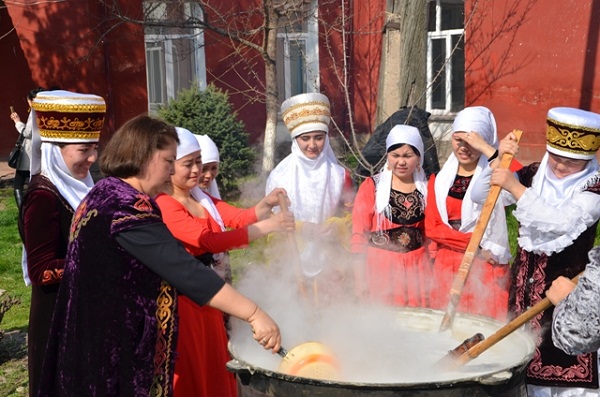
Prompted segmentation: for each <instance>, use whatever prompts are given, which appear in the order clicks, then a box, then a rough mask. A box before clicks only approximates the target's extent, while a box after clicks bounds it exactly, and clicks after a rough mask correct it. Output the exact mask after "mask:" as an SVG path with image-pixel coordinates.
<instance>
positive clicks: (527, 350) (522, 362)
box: [227, 309, 534, 397]
mask: <svg viewBox="0 0 600 397" xmlns="http://www.w3.org/2000/svg"><path fill="white" fill-rule="evenodd" d="M399 315H400V317H402V318H403V319H404V320H406V321H403V323H404V324H405V325H406V324H409V326H414V327H416V329H419V330H421V329H423V330H425V328H424V327H430V326H432V324H435V326H436V327H439V324H440V323H441V318H442V315H443V313H440V312H437V311H432V310H427V309H400V311H399ZM422 317H426V321H424V322H421V321H420V319H421V318H422ZM438 318H439V321H437V320H438ZM432 319H433V320H434V321H431V320H432ZM423 324H426V325H423ZM501 326H502V324H500V323H498V322H496V321H493V320H490V319H487V318H482V317H478V316H468V315H458V316H457V317H456V319H455V321H454V326H453V327H454V328H456V327H458V328H464V332H465V335H468V334H472V333H474V332H482V333H483V334H484V335H485V336H489V335H491V334H492V333H494V332H495V331H496V330H497V329H499V328H500V327H501ZM473 331H474V332H473ZM492 349H495V350H496V351H504V350H505V349H507V350H511V352H513V353H514V352H515V351H517V352H518V354H517V357H520V358H518V359H517V360H516V361H515V362H511V363H509V364H507V365H506V366H505V367H502V368H497V367H496V368H493V370H492V371H491V372H486V371H483V372H482V373H479V374H477V375H473V376H469V375H468V372H466V374H465V375H463V376H458V377H457V378H456V379H446V380H442V381H431V382H402V383H354V382H339V381H329V380H319V379H309V378H303V377H296V376H290V375H286V374H283V373H280V372H277V371H273V370H269V369H265V368H260V367H257V366H255V365H253V364H251V363H250V362H248V361H247V360H244V359H243V358H241V357H239V356H238V355H236V352H235V346H233V345H230V352H231V354H232V357H233V359H232V360H231V361H230V362H229V363H228V364H227V366H228V368H229V370H230V371H232V372H234V373H235V374H236V376H237V378H238V381H239V383H240V384H241V385H242V387H241V394H242V396H245V397H259V396H277V397H301V396H306V397H308V396H310V397H321V396H322V397H362V396H377V397H387V396H406V397H408V396H411V397H430V396H431V397H434V396H436V397H465V396H469V397H484V396H485V397H488V396H495V397H520V396H523V397H525V396H527V391H526V386H525V370H526V367H527V364H528V362H529V360H530V359H531V356H532V354H533V350H534V342H533V339H532V338H531V337H530V336H529V335H527V334H526V333H525V332H524V331H522V330H517V331H515V332H513V333H512V334H511V335H509V336H508V337H507V338H505V339H504V340H502V341H500V342H499V343H498V344H496V345H495V346H493V347H492ZM490 351H491V349H490ZM486 353H487V352H484V353H483V354H482V355H481V356H480V357H479V358H477V359H476V360H473V361H472V362H471V363H477V360H480V359H481V358H483V357H484V356H485V354H486ZM440 354H441V356H443V354H442V353H440ZM484 367H485V366H484ZM490 368H491V367H490Z"/></svg>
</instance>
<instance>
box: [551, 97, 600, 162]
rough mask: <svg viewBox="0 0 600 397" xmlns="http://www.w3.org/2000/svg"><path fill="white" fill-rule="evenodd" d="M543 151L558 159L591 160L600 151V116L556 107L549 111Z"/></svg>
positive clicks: (574, 109)
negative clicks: (560, 157) (561, 157)
mask: <svg viewBox="0 0 600 397" xmlns="http://www.w3.org/2000/svg"><path fill="white" fill-rule="evenodd" d="M546 125H547V129H546V150H548V152H550V153H554V154H556V155H559V156H563V157H568V158H572V159H578V160H590V159H592V158H594V156H595V155H596V151H597V150H598V148H599V147H600V114H596V113H593V112H588V111H586V110H581V109H576V108H567V107H559V108H552V109H550V110H549V111H548V117H547V119H546Z"/></svg>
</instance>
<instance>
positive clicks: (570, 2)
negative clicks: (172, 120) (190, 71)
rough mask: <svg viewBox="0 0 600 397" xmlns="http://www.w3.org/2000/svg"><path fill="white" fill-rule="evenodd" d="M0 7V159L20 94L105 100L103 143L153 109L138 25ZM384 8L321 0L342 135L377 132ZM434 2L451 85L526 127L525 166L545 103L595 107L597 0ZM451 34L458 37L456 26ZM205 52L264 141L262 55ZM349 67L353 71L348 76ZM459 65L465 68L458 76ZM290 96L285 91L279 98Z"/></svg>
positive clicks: (207, 42) (444, 118)
mask: <svg viewBox="0 0 600 397" xmlns="http://www.w3.org/2000/svg"><path fill="white" fill-rule="evenodd" d="M315 1H316V0H315ZM257 2H258V0H243V1H242V0H236V1H233V0H222V1H219V2H218V4H219V6H220V7H233V8H236V9H237V10H244V9H245V8H246V9H248V8H249V7H251V6H256V4H258V3H257ZM5 4H6V8H4V9H0V34H1V35H2V39H0V51H2V54H3V62H2V64H1V65H0V75H1V76H2V82H3V87H4V91H3V94H4V95H2V96H1V97H0V109H5V112H6V115H5V117H0V128H2V131H3V134H0V157H5V156H6V155H8V152H9V151H10V148H11V147H12V145H13V144H14V141H15V139H16V137H17V135H16V133H13V131H15V130H14V126H13V123H12V121H11V120H10V118H9V117H8V116H9V110H8V108H9V106H10V105H12V106H14V107H15V108H16V110H17V111H18V112H19V114H20V115H21V116H22V117H24V116H25V115H26V111H27V107H26V106H27V105H26V102H25V100H24V98H25V95H26V93H27V92H28V91H29V90H30V89H31V88H33V87H36V86H45V87H49V86H58V87H61V88H63V89H68V90H74V91H80V92H91V93H95V94H98V95H102V96H103V97H104V98H105V99H106V100H107V104H108V120H107V127H106V133H105V134H104V135H103V139H106V138H108V136H109V135H110V132H111V131H112V130H114V128H115V127H118V126H119V125H120V124H122V123H123V122H124V121H125V120H127V119H128V118H130V117H132V116H134V115H137V114H139V113H143V112H146V111H148V106H149V104H148V102H152V101H149V97H150V94H149V92H148V87H149V85H148V84H149V80H147V70H148V65H147V63H146V59H147V58H146V57H147V56H148V49H147V47H146V48H145V47H144V41H145V40H146V44H147V43H148V41H147V35H146V38H145V32H144V29H143V28H142V27H141V26H139V25H134V24H118V25H111V26H110V28H109V26H108V25H106V24H105V23H106V22H105V17H106V16H107V15H108V14H109V11H108V10H107V9H104V8H103V7H102V5H101V4H102V3H100V2H99V1H97V0H87V1H85V0H84V1H77V2H74V1H69V0H67V1H63V2H39V1H36V2H33V1H23V2H18V3H17V2H12V1H7V2H5ZM120 5H121V8H122V10H126V11H127V12H128V13H129V14H130V15H133V16H137V17H140V16H141V9H142V7H141V2H140V1H139V0H136V1H125V0H121V1H120ZM386 5H387V2H386V1H384V0H376V1H369V2H365V1H360V0H319V1H318V8H317V11H318V18H317V19H318V45H317V51H316V53H315V54H316V57H317V59H318V71H317V73H316V76H317V77H315V78H313V79H312V80H311V81H310V82H309V83H310V84H311V88H310V89H311V90H319V91H321V92H324V93H325V94H327V95H328V96H329V97H330V99H331V102H332V112H333V115H334V120H335V125H336V126H337V127H338V128H339V130H340V131H342V132H344V133H346V134H347V133H348V132H349V131H351V130H352V129H353V128H354V129H355V130H356V131H358V132H359V133H370V132H372V131H373V130H374V129H375V127H376V125H375V114H376V106H377V98H378V83H379V74H380V62H381V54H382V45H381V43H382V30H383V26H384V22H385V17H386V15H385V9H386ZM429 5H430V17H431V15H433V14H432V11H431V10H434V9H435V6H436V5H437V6H438V7H439V8H440V9H443V8H444V7H449V8H452V9H454V10H456V9H457V7H458V8H460V9H461V10H462V7H463V5H464V43H465V44H464V76H461V79H456V76H452V75H451V74H448V75H447V76H446V81H448V79H452V78H454V79H455V80H456V81H454V83H455V85H456V84H459V85H464V88H461V89H463V92H464V94H461V95H464V104H463V105H462V106H470V105H483V106H487V107H489V108H490V109H491V110H492V111H493V112H494V114H495V115H496V120H497V123H498V130H499V134H500V136H503V135H504V134H505V133H506V132H508V131H510V130H512V129H515V128H518V129H522V130H523V131H524V137H523V139H522V149H521V152H520V153H519V156H518V157H519V158H520V159H521V160H523V161H524V162H528V161H532V160H535V159H539V158H541V156H542V154H543V152H544V147H545V145H544V138H545V115H546V112H547V110H548V109H549V108H550V107H553V106H573V107H579V108H582V109H586V110H591V111H595V112H600V96H599V95H598V94H597V93H598V92H600V82H599V81H598V80H599V78H598V77H597V76H599V75H600V74H599V73H598V72H599V71H600V66H599V64H600V54H599V52H600V51H598V47H599V45H600V44H599V42H598V41H599V34H600V17H598V16H599V15H600V1H599V0H567V1H563V2H558V3H556V2H555V3H552V6H549V4H548V3H547V2H542V1H539V0H525V1H523V0H465V1H464V4H463V3H462V2H461V1H460V0H431V1H430V2H429ZM439 15H442V17H444V16H445V15H447V14H444V13H443V12H442V13H440V14H439ZM459 15H460V14H459ZM453 18H454V19H456V17H453ZM430 19H431V18H430ZM106 32H108V34H107V35H103V34H104V33H106ZM452 32H453V34H456V33H457V32H458V33H459V34H461V33H462V30H461V29H455V30H453V31H452ZM431 33H432V32H431V29H429V33H428V32H424V33H423V34H424V36H425V35H428V37H430V38H431V37H433V36H432V35H431ZM436 37H439V36H436ZM430 43H431V42H430ZM461 50H462V49H461ZM202 57H203V60H202V65H200V66H198V62H196V63H195V68H196V71H198V70H200V69H202V70H201V73H198V75H197V76H196V78H198V79H199V80H201V81H200V82H199V84H201V85H205V84H208V83H213V84H215V85H217V86H218V87H220V88H223V89H225V90H227V91H228V92H229V93H230V98H231V101H232V103H233V105H234V108H235V110H236V111H237V113H238V115H239V117H240V118H241V119H242V120H243V121H244V124H245V125H246V128H247V130H248V132H249V133H250V135H251V138H252V141H253V142H255V143H256V142H260V141H261V138H262V135H263V133H264V125H265V105H264V98H263V97H262V96H261V95H260V92H261V90H264V73H265V72H264V63H263V60H262V59H260V58H259V55H258V54H257V53H256V52H253V51H245V52H239V51H236V49H235V48H234V46H233V45H232V43H231V42H229V41H228V40H226V39H224V38H223V37H222V36H218V35H216V34H214V33H210V32H208V31H205V32H203V45H202ZM430 61H431V60H430V59H428V61H427V62H430ZM461 62H462V61H461ZM442 63H443V62H442ZM344 70H347V71H348V73H347V74H345V75H344V73H341V72H343V71H344ZM454 70H455V71H456V70H460V71H461V73H462V69H456V68H455V69H454ZM423 73H428V72H427V71H425V70H424V71H423ZM431 75H435V73H433V74H432V73H428V76H431ZM198 76H201V77H198ZM462 77H464V79H463V78H462ZM463 80H464V81H463ZM189 83H191V82H188V84H189ZM430 83H431V82H430ZM307 84H308V83H307ZM432 86H433V87H435V84H430V85H429V87H432ZM177 87H179V86H177ZM344 87H347V90H345V89H344ZM291 94H293V92H285V91H284V92H283V94H281V93H280V100H283V99H284V98H285V97H289V96H291ZM173 95H176V94H172V95H171V96H169V97H168V98H171V97H173ZM431 95H434V94H432V93H430V92H429V91H428V96H431ZM165 98H166V99H165V100H168V98H167V97H165ZM460 100H461V101H463V96H461V97H460ZM432 103H433V101H429V102H428V106H431V108H428V109H427V110H429V111H431V112H432V114H433V115H432V117H431V118H430V124H431V125H432V129H434V130H436V131H437V132H438V133H439V134H438V135H439V136H440V137H442V136H443V133H444V131H445V129H447V125H448V124H449V123H450V122H451V120H452V118H453V115H454V114H455V113H454V112H455V111H456V103H452V107H449V106H447V107H446V108H445V110H444V108H443V107H442V109H441V110H440V109H437V108H434V107H435V105H433V104H432ZM459 105H460V104H459Z"/></svg>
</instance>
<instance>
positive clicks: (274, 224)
mask: <svg viewBox="0 0 600 397" xmlns="http://www.w3.org/2000/svg"><path fill="white" fill-rule="evenodd" d="M176 130H177V136H178V138H179V146H178V147H177V157H176V160H175V173H174V174H173V175H171V183H170V186H169V188H168V189H167V193H161V194H159V195H158V196H157V197H156V202H157V203H158V206H159V207H160V209H161V212H162V217H163V221H164V222H165V224H166V225H167V227H168V228H169V230H170V231H171V233H172V234H173V236H174V237H175V238H176V239H177V240H179V241H180V242H181V243H183V245H184V247H185V249H186V250H187V251H188V252H189V253H190V254H192V255H194V256H195V257H196V258H197V259H199V260H200V261H202V262H203V263H204V264H205V265H206V266H207V267H211V268H212V269H214V270H215V271H216V272H217V273H218V274H219V275H220V276H221V277H222V278H224V279H225V280H226V281H227V282H228V283H231V281H232V280H231V267H230V265H229V255H228V253H227V252H228V251H229V250H232V249H235V248H243V247H246V246H248V244H249V243H250V242H251V241H254V240H256V239H258V238H260V237H263V236H265V235H267V234H269V233H271V232H278V231H286V230H288V229H291V230H293V228H294V226H295V224H294V218H293V216H292V215H291V214H289V213H286V214H283V213H279V214H277V215H275V216H271V210H272V209H273V206H275V205H276V204H278V202H279V201H278V194H279V193H282V194H285V193H286V192H285V190H284V189H281V188H279V189H274V190H273V191H272V192H271V193H270V194H268V195H267V196H265V197H264V198H263V199H262V200H261V201H260V202H259V203H258V204H257V205H256V206H254V207H252V208H249V209H240V208H237V207H234V206H232V205H229V204H227V203H226V202H224V201H221V200H219V199H217V198H215V197H214V196H209V195H208V194H206V193H205V192H204V191H203V190H201V189H200V188H199V187H198V180H199V178H200V175H201V171H202V151H201V148H200V145H199V143H198V140H197V139H196V137H195V135H194V134H192V133H191V132H190V131H189V130H186V129H184V128H179V127H177V128H176ZM227 228H230V230H227ZM178 314H179V330H178V332H179V335H178V341H177V358H176V361H175V379H174V383H173V395H174V396H175V397H178V396H181V397H186V396H198V397H203V396H206V397H211V396H223V397H226V396H231V397H235V396H237V390H236V381H235V376H234V375H233V374H232V373H231V372H229V371H227V368H226V367H225V364H226V363H227V361H229V360H230V359H231V358H230V356H229V353H228V351H227V333H226V328H225V324H224V322H223V314H222V313H221V312H220V311H219V310H217V309H214V308H211V307H209V306H199V305H197V304H196V303H194V302H193V301H192V300H191V299H189V298H187V297H185V296H182V295H180V296H179V299H178Z"/></svg>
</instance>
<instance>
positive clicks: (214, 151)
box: [194, 135, 221, 199]
mask: <svg viewBox="0 0 600 397" xmlns="http://www.w3.org/2000/svg"><path fill="white" fill-rule="evenodd" d="M194 136H195V137H196V139H197V140H198V143H199V144H200V150H201V151H202V164H209V163H220V162H221V158H220V156H219V148H217V145H216V144H215V142H214V141H213V140H212V139H210V137H209V136H208V135H194ZM208 194H210V195H211V196H213V197H215V198H218V199H221V193H220V192H219V186H218V185H217V180H216V178H213V180H212V181H210V185H209V186H208Z"/></svg>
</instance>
